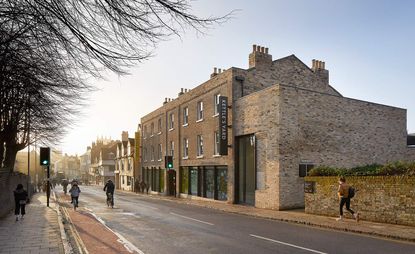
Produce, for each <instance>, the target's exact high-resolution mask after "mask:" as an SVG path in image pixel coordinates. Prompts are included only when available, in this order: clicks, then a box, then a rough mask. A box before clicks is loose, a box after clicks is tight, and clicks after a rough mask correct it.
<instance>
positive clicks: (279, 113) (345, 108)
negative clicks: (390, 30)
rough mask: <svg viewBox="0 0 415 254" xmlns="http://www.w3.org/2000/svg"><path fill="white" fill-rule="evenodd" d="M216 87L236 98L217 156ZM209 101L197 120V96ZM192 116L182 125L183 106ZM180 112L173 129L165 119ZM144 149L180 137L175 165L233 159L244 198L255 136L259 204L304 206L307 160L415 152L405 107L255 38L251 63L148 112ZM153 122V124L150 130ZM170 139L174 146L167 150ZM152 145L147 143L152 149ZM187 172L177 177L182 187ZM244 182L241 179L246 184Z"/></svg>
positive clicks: (346, 160)
mask: <svg viewBox="0 0 415 254" xmlns="http://www.w3.org/2000/svg"><path fill="white" fill-rule="evenodd" d="M216 93H220V94H221V95H225V96H227V97H228V98H229V106H230V109H231V110H229V115H228V122H229V123H230V126H229V127H230V129H229V130H230V132H229V133H230V139H229V141H228V145H229V149H228V152H229V153H228V155H227V156H219V157H217V156H214V155H213V153H212V151H213V146H214V142H213V138H214V136H213V133H214V131H215V130H217V128H218V123H217V120H216V119H215V116H212V115H213V114H212V112H213V105H214V103H213V98H214V95H215V94H216ZM201 100H203V101H204V102H205V111H206V112H205V117H204V120H203V121H201V122H197V121H196V119H195V116H196V104H197V102H198V101H201ZM185 107H188V109H189V124H188V125H187V126H183V124H182V114H183V109H184V108H185ZM171 113H173V114H174V116H175V126H174V128H173V129H172V130H169V128H167V127H166V124H168V119H169V114H171ZM158 119H161V121H162V125H163V128H162V131H161V132H160V133H156V134H153V135H151V134H148V132H149V130H150V128H151V127H150V126H151V124H154V125H155V126H157V121H158ZM141 123H142V125H143V126H144V128H143V141H142V142H143V153H145V150H146V149H147V150H148V149H151V148H150V147H157V145H158V144H162V147H163V153H164V154H166V153H167V151H168V150H169V148H168V144H169V142H170V141H174V143H175V151H174V153H175V154H174V165H177V166H203V165H226V166H227V169H228V202H232V203H235V202H238V200H236V192H237V188H238V187H237V186H238V183H237V182H235V181H238V177H237V174H238V172H239V171H238V170H239V169H238V168H237V167H238V164H237V163H236V161H238V156H239V155H238V153H237V151H236V150H237V149H235V147H236V145H237V142H236V140H237V139H238V138H240V137H243V136H245V135H253V136H254V138H255V186H256V187H255V188H256V189H255V191H254V192H255V193H254V196H255V201H254V204H255V206H257V207H261V208H269V209H278V210H282V209H290V208H296V207H304V189H303V186H304V178H303V177H300V174H299V168H300V165H302V164H307V165H313V166H317V165H329V166H336V167H353V166H357V165H365V164H371V163H386V162H388V161H395V160H415V156H414V155H415V152H414V150H415V149H409V148H408V147H407V145H406V136H407V133H406V110H405V109H401V108H396V107H390V106H385V105H380V104H376V103H370V102H365V101H360V100H355V99H350V98H346V97H343V96H342V95H341V94H340V93H339V92H337V91H336V90H335V89H334V88H333V87H332V86H330V84H329V72H328V70H326V69H325V63H324V62H321V61H317V60H313V62H312V66H311V68H309V67H308V66H307V65H305V64H304V63H303V62H302V61H300V60H299V59H298V58H297V57H296V56H294V55H290V56H287V57H284V58H281V59H278V60H275V61H272V56H271V55H270V54H269V53H268V49H267V48H264V47H260V46H256V45H254V47H253V51H252V53H251V54H250V55H249V69H246V70H245V69H240V68H235V67H232V68H230V69H228V70H226V71H223V72H220V73H217V72H216V70H215V72H214V73H213V74H212V75H211V79H210V80H208V81H207V82H205V83H203V84H201V85H200V86H198V87H196V88H194V89H193V90H190V91H188V92H186V93H184V94H181V93H180V94H179V97H178V98H176V99H174V100H167V101H166V103H165V104H164V105H163V106H162V107H161V108H159V109H157V110H155V111H153V112H152V113H150V114H148V115H146V116H145V117H143V118H142V119H141ZM146 130H147V131H146ZM200 134H202V135H203V137H204V142H205V146H206V149H205V151H206V154H204V156H203V157H201V158H198V157H197V156H196V151H197V147H196V142H195V137H196V136H197V135H200ZM183 138H189V156H188V158H185V159H184V158H183V156H182V154H181V153H182V151H183V150H182V145H183V144H182V141H183ZM166 147H167V150H165V149H166ZM147 153H148V151H147ZM143 156H144V157H145V158H147V160H144V161H143V167H147V168H160V169H161V168H164V164H163V163H164V162H163V161H162V160H163V159H164V157H163V158H162V160H160V161H157V160H154V161H150V160H148V155H147V157H146V155H145V154H143ZM179 185H180V180H179V179H177V185H176V187H177V193H179V192H178V191H179V189H178V188H179V187H178V186H179ZM239 188H240V185H239Z"/></svg>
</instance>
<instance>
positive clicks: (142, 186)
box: [140, 179, 146, 193]
mask: <svg viewBox="0 0 415 254" xmlns="http://www.w3.org/2000/svg"><path fill="white" fill-rule="evenodd" d="M140 190H141V192H142V193H144V192H145V191H146V183H145V182H144V180H143V179H141V182H140Z"/></svg>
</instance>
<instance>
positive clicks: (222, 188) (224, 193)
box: [216, 167, 228, 200]
mask: <svg viewBox="0 0 415 254" xmlns="http://www.w3.org/2000/svg"><path fill="white" fill-rule="evenodd" d="M216 170H217V173H216V174H217V175H216V182H217V185H216V191H217V199H218V200H227V199H228V171H227V168H226V167H218V168H217V169H216Z"/></svg>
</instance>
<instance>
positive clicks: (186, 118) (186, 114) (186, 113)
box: [183, 107, 189, 125]
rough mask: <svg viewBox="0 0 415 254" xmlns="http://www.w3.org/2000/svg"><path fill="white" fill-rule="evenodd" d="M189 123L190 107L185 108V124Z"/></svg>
mask: <svg viewBox="0 0 415 254" xmlns="http://www.w3.org/2000/svg"><path fill="white" fill-rule="evenodd" d="M187 124H189V107H185V108H184V109H183V125H187Z"/></svg>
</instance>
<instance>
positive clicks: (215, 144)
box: [213, 131, 219, 155]
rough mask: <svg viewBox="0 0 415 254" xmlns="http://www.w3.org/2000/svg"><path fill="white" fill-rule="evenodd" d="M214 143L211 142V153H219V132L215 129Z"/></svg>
mask: <svg viewBox="0 0 415 254" xmlns="http://www.w3.org/2000/svg"><path fill="white" fill-rule="evenodd" d="M213 135H214V136H215V141H214V142H215V143H214V144H213V155H219V132H217V131H215V132H214V134H213Z"/></svg>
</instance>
